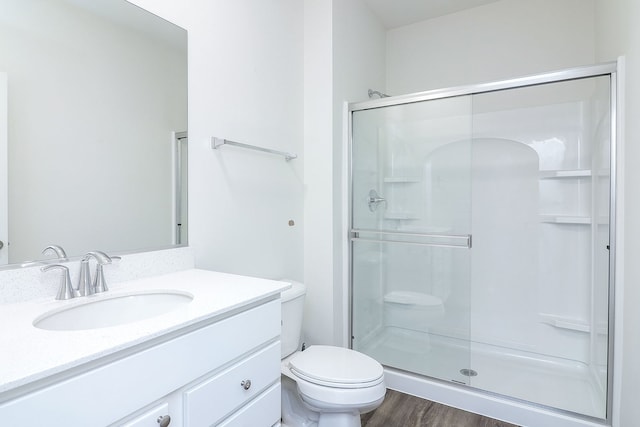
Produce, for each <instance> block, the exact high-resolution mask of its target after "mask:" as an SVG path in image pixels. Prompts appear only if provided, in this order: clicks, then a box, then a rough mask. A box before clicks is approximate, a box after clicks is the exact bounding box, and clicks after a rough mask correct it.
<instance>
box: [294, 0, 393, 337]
mask: <svg viewBox="0 0 640 427" xmlns="http://www.w3.org/2000/svg"><path fill="white" fill-rule="evenodd" d="M304 17H305V30H304V31H305V50H304V57H305V86H304V91H305V116H304V122H305V155H306V160H305V165H304V166H305V253H304V256H305V274H304V280H305V282H306V284H307V287H308V288H307V303H306V307H305V310H306V311H305V328H304V330H305V335H306V339H307V342H308V343H335V344H344V345H346V344H347V342H346V341H347V337H346V335H345V331H346V326H347V322H348V319H347V318H346V311H345V308H346V305H345V304H346V296H347V293H346V291H347V288H346V286H347V285H346V283H345V281H344V278H343V273H344V271H343V258H344V255H345V254H344V251H343V249H344V247H343V244H344V238H345V236H344V235H343V231H344V227H345V226H346V224H344V223H343V209H344V207H345V204H344V202H343V198H344V197H345V194H344V192H343V184H344V183H343V179H346V177H345V173H344V171H343V165H344V163H343V158H344V156H345V153H346V147H345V146H344V145H343V141H344V139H343V124H344V123H343V107H344V103H345V102H346V101H359V100H363V99H366V98H367V89H368V88H375V89H380V90H383V89H384V88H383V85H384V57H385V48H384V38H385V32H384V28H383V27H382V26H381V25H380V23H379V22H378V21H377V19H376V18H375V17H374V16H373V14H372V13H371V12H370V10H369V9H368V8H367V7H366V5H365V4H364V3H363V2H362V1H361V0H348V1H345V0H340V1H338V0H336V1H333V2H326V1H321V0H306V1H305V11H304Z"/></svg>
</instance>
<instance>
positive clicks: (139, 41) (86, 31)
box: [0, 0, 187, 262]
mask: <svg viewBox="0 0 640 427" xmlns="http://www.w3.org/2000/svg"><path fill="white" fill-rule="evenodd" d="M3 7H4V8H5V9H4V10H3V17H2V18H3V19H6V20H7V21H9V22H7V23H5V22H3V25H2V27H1V30H0V31H1V33H2V34H0V51H2V57H1V59H0V69H1V70H2V71H6V72H7V74H8V87H9V103H8V111H9V141H10V144H9V151H8V155H9V183H10V190H9V217H10V219H9V227H10V229H9V239H10V244H11V245H10V247H9V249H10V256H9V261H10V262H21V261H25V260H30V259H36V258H39V257H41V254H40V251H41V250H42V249H43V248H44V247H45V246H46V245H48V244H52V243H57V244H60V245H62V246H64V248H65V249H66V250H67V253H68V254H69V255H80V254H82V253H85V252H86V251H88V250H92V249H95V248H100V249H102V250H105V251H112V250H140V249H145V248H152V247H162V246H167V245H169V244H170V243H171V239H172V234H173V225H172V222H171V212H172V194H171V180H172V176H171V166H172V164H171V161H172V157H171V156H172V151H171V132H172V131H174V130H183V129H186V126H187V117H186V114H185V112H186V107H187V105H186V103H187V100H186V78H187V76H186V73H187V70H186V52H185V51H184V50H182V51H181V50H179V49H174V48H172V47H167V46H165V45H163V44H159V43H157V39H154V38H153V37H149V36H147V35H145V34H144V33H143V32H141V31H138V30H134V29H132V28H129V27H126V26H123V25H121V24H119V23H116V22H112V21H110V20H108V19H103V18H101V17H99V16H97V15H93V14H90V13H87V12H86V11H84V10H83V9H80V8H77V7H74V6H72V5H70V4H68V3H67V2H53V1H52V2H47V3H43V4H42V5H40V9H38V10H37V13H33V10H32V9H33V5H32V4H31V2H24V1H17V0H16V1H7V2H5V3H4V4H3ZM130 9H133V10H134V11H135V10H136V8H134V7H132V6H130ZM78 34H82V37H78ZM180 82H182V84H180ZM114 165H118V167H114ZM142 166H144V168H142ZM142 201H144V202H143V203H142ZM133 206H136V209H135V210H132V209H131V208H132V207H133Z"/></svg>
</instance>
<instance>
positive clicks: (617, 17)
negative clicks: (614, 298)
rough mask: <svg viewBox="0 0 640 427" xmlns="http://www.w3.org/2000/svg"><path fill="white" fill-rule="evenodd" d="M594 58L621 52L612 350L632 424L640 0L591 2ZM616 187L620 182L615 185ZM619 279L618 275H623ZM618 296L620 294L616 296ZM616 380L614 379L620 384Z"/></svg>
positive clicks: (638, 346) (637, 389)
mask: <svg viewBox="0 0 640 427" xmlns="http://www.w3.org/2000/svg"><path fill="white" fill-rule="evenodd" d="M596 17H597V20H596V30H597V41H598V43H597V45H596V46H597V51H596V54H597V59H598V61H610V60H615V58H616V57H617V56H619V55H624V56H625V62H626V70H625V73H624V74H625V86H626V87H625V92H624V99H623V100H622V105H623V106H624V107H623V108H624V116H625V121H624V126H623V128H622V129H621V131H622V133H623V136H624V140H625V145H624V152H623V153H620V156H619V158H620V159H621V163H622V165H621V166H622V167H623V168H624V188H625V189H626V191H625V192H624V194H625V198H624V203H625V204H624V210H623V212H622V213H623V215H624V236H621V237H622V238H623V240H622V241H619V243H620V246H621V247H622V249H623V251H624V252H623V256H624V258H623V261H624V277H621V276H619V277H618V281H619V282H622V284H623V285H624V298H620V302H624V319H623V324H622V325H618V326H620V327H621V330H622V331H623V353H622V355H620V354H616V359H615V360H616V362H618V363H619V362H622V370H621V372H620V375H619V377H618V378H617V379H618V380H619V381H620V382H621V389H619V388H617V387H616V388H615V391H616V392H617V391H619V390H620V391H621V396H620V399H619V401H618V402H615V403H614V406H617V405H619V406H620V418H619V424H617V425H620V426H622V427H626V426H634V425H636V424H637V422H638V419H640V406H639V405H638V395H640V366H638V360H640V337H639V336H638V325H640V311H638V305H640V289H639V287H638V286H637V285H638V283H639V282H640V265H639V264H638V261H637V260H638V257H639V256H640V242H638V239H636V238H635V236H638V235H639V233H640V221H639V220H638V218H640V200H639V199H638V197H636V194H637V192H636V191H635V190H634V189H635V187H636V183H638V182H640V169H638V167H637V165H638V162H639V161H640V147H639V146H638V144H637V141H638V139H639V138H640V122H638V120H636V119H635V117H638V115H639V114H640V78H639V77H638V76H639V75H640V26H639V25H638V20H639V19H640V3H638V2H637V1H635V0H598V1H597V3H596ZM618 188H619V189H621V187H620V186H619V187H618ZM622 279H623V280H622ZM620 297H621V296H620ZM619 385H620V384H618V386H619Z"/></svg>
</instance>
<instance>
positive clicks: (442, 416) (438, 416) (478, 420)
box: [362, 390, 516, 427]
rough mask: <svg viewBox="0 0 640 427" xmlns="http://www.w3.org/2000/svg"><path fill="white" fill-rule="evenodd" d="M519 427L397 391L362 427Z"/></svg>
mask: <svg viewBox="0 0 640 427" xmlns="http://www.w3.org/2000/svg"><path fill="white" fill-rule="evenodd" d="M427 426H428V427H516V426H514V425H513V424H509V423H505V422H503V421H498V420H494V419H493V418H487V417H483V416H482V415H477V414H473V413H471V412H467V411H462V410H460V409H456V408H452V407H449V406H446V405H441V404H439V403H435V402H431V401H429V400H424V399H420V398H419V397H415V396H410V395H408V394H404V393H400V392H397V391H394V390H387V394H386V396H385V398H384V402H382V405H380V407H379V408H378V409H376V410H375V411H373V412H369V413H368V414H364V415H362V427H427Z"/></svg>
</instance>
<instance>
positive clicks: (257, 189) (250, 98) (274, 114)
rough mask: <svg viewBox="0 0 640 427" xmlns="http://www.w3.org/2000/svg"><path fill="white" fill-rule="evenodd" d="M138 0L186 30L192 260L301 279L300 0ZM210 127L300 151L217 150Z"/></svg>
mask: <svg viewBox="0 0 640 427" xmlns="http://www.w3.org/2000/svg"><path fill="white" fill-rule="evenodd" d="M136 4H139V5H140V6H143V7H148V8H149V9H150V10H151V11H155V12H156V13H157V14H158V15H160V16H163V17H165V18H167V19H170V20H175V22H179V23H180V24H182V25H185V26H186V28H187V29H188V31H189V227H190V230H189V245H190V246H191V247H192V248H193V249H194V250H195V254H196V265H197V266H198V267H200V268H208V269H212V270H218V271H226V272H232V273H239V274H246V275H250V276H260V277H268V278H282V277H289V278H293V279H297V280H302V278H303V229H304V218H303V211H302V201H303V176H302V170H303V163H304V161H305V160H304V159H305V156H304V146H303V132H302V129H303V127H302V123H303V116H302V110H303V80H302V78H303V74H302V72H303V68H302V67H303V61H302V55H303V51H302V49H303V33H302V30H303V18H302V4H301V3H299V2H296V1H293V0H272V1H258V0H242V1H233V2H231V1H213V2H212V1H204V0H192V1H189V2H187V4H186V5H184V4H183V5H181V6H180V7H178V6H176V4H175V2H171V1H169V0H167V1H163V2H160V3H158V2H155V1H147V0H136ZM212 136H216V137H220V138H226V139H229V140H233V141H238V142H244V143H247V144H253V145H257V146H261V147H267V148H273V149H277V150H281V151H288V152H293V153H295V154H297V155H298V159H295V160H292V161H289V162H285V160H284V158H283V157H279V156H275V155H270V154H266V153H260V152H256V151H249V150H243V149H240V148H237V147H231V146H225V147H222V148H220V149H219V150H215V151H214V150H212V149H211V148H210V137H212ZM290 220H293V222H294V224H295V225H293V226H290V225H289V221H290Z"/></svg>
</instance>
